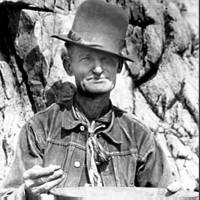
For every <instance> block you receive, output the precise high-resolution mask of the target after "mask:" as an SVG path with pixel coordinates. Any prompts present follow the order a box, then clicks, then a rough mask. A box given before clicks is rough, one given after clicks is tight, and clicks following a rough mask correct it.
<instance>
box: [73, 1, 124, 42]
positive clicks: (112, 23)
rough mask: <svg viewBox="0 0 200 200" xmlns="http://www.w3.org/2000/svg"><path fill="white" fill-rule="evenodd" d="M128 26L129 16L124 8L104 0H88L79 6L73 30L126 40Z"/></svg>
mask: <svg viewBox="0 0 200 200" xmlns="http://www.w3.org/2000/svg"><path fill="white" fill-rule="evenodd" d="M127 26H128V16H127V15H126V14H125V12H124V11H123V10H122V8H119V7H117V6H116V5H112V4H110V3H106V2H104V1H103V0H86V1H85V2H83V3H82V4H81V5H80V6H79V7H78V10H77V12H76V16H75V19H74V23H73V26H72V29H71V30H72V31H74V32H77V33H85V34H86V33H87V34H91V35H99V34H101V35H109V37H114V38H116V39H121V40H124V38H125V35H126V30H127Z"/></svg>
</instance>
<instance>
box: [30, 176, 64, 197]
mask: <svg viewBox="0 0 200 200" xmlns="http://www.w3.org/2000/svg"><path fill="white" fill-rule="evenodd" d="M63 179H64V176H62V177H60V178H58V179H55V180H52V181H49V182H47V183H45V184H43V185H41V186H38V187H35V188H32V192H33V193H34V194H42V193H47V192H48V191H49V190H50V189H52V188H53V187H55V186H56V185H58V184H59V183H60V182H61V181H62V180H63Z"/></svg>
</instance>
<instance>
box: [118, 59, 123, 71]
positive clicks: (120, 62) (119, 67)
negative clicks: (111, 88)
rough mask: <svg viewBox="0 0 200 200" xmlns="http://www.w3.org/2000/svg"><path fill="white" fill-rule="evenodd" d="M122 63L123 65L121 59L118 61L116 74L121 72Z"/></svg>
mask: <svg viewBox="0 0 200 200" xmlns="http://www.w3.org/2000/svg"><path fill="white" fill-rule="evenodd" d="M123 63H124V61H123V60H122V59H120V60H119V66H118V69H117V73H120V72H121V71H122V67H123Z"/></svg>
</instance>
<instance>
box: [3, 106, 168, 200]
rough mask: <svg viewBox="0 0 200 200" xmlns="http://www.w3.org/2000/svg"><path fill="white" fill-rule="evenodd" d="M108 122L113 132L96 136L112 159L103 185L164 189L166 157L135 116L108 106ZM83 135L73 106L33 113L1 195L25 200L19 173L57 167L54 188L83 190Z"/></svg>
mask: <svg viewBox="0 0 200 200" xmlns="http://www.w3.org/2000/svg"><path fill="white" fill-rule="evenodd" d="M102 123H103V122H102ZM105 123H106V122H105ZM110 123H111V124H110V126H111V128H109V129H107V128H105V129H101V130H100V131H97V133H96V134H98V139H99V142H100V143H101V144H102V146H103V147H104V149H105V150H106V151H108V152H109V153H110V155H111V159H110V161H109V163H108V164H107V165H106V166H105V167H104V169H103V170H102V171H101V173H100V175H101V178H102V182H103V186H116V187H117V186H126V187H133V186H139V187H166V186H167V185H168V184H169V183H170V182H172V179H171V178H172V174H171V172H170V170H169V166H168V163H167V160H166V156H165V154H164V153H163V151H162V149H161V148H160V146H159V145H158V143H157V142H156V140H155V137H154V135H153V134H152V133H151V132H150V131H149V130H148V129H147V128H146V127H145V126H144V125H143V124H142V123H141V122H140V121H138V120H137V119H136V118H135V117H134V115H132V114H128V113H126V112H125V111H122V110H120V109H118V108H116V107H114V106H112V120H111V122H110ZM86 136H87V127H86V126H85V124H83V123H82V121H80V120H77V119H75V118H74V116H73V114H72V107H71V105H70V106H63V105H60V104H56V103H54V104H52V105H51V106H50V107H48V108H47V109H45V110H44V111H41V112H39V113H37V114H36V115H35V116H34V117H33V118H32V119H31V120H30V121H29V122H28V123H27V124H26V125H25V126H24V127H23V128H22V130H21V132H20V134H19V137H18V143H17V149H16V153H15V157H14V161H13V164H12V166H11V168H10V171H9V173H8V175H7V177H6V178H5V180H4V182H3V187H2V188H3V189H5V191H6V193H5V194H4V195H6V196H8V199H9V196H12V195H15V196H16V197H18V198H16V199H25V192H24V188H23V173H24V171H25V170H27V169H30V168H31V167H33V166H34V165H41V166H43V167H46V166H48V165H50V164H55V165H60V166H61V168H62V169H63V171H64V173H65V178H64V180H63V181H62V182H61V183H60V184H59V185H58V187H78V186H83V185H84V182H87V180H86V178H84V177H85V171H86V169H85V151H86V147H85V144H86V140H87V137H86ZM77 163H78V165H77Z"/></svg>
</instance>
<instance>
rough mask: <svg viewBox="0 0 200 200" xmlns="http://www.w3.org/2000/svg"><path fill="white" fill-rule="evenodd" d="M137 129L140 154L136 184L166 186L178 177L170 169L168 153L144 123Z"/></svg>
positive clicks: (139, 185) (140, 185) (141, 185)
mask: <svg viewBox="0 0 200 200" xmlns="http://www.w3.org/2000/svg"><path fill="white" fill-rule="evenodd" d="M136 129H137V130H136V132H137V133H138V134H137V143H138V144H137V145H138V154H139V156H138V162H137V169H136V170H137V171H136V183H135V185H136V186H138V187H163V188H166V187H167V186H168V185H169V184H170V183H172V182H174V181H175V180H176V179H177V177H175V175H174V173H173V172H172V170H171V169H170V165H169V162H168V159H167V156H166V154H165V153H164V151H163V150H162V147H161V145H160V144H159V143H158V142H157V141H156V138H155V136H154V135H153V134H152V133H150V131H149V130H148V129H146V128H145V127H143V126H142V125H140V126H138V127H137V128H136Z"/></svg>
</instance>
